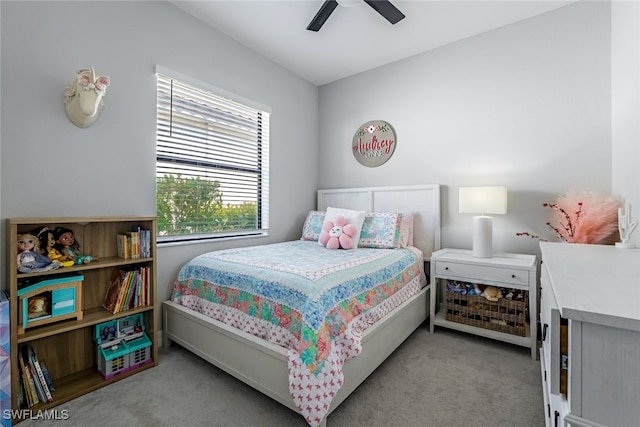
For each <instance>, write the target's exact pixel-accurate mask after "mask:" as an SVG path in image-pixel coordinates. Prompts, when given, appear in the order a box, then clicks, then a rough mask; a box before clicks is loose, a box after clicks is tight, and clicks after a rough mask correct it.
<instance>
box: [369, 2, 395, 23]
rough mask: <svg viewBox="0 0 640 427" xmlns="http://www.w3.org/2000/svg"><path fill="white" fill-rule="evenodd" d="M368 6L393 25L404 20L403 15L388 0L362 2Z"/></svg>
mask: <svg viewBox="0 0 640 427" xmlns="http://www.w3.org/2000/svg"><path fill="white" fill-rule="evenodd" d="M364 1H365V3H367V4H368V5H369V6H371V7H372V8H374V9H375V10H376V12H378V13H379V14H380V15H382V16H384V18H385V19H386V20H387V21H389V22H391V23H392V24H395V23H396V22H398V21H401V20H403V19H404V14H403V13H402V12H400V11H399V10H398V8H397V7H395V6H394V5H392V4H391V2H390V1H388V0H364Z"/></svg>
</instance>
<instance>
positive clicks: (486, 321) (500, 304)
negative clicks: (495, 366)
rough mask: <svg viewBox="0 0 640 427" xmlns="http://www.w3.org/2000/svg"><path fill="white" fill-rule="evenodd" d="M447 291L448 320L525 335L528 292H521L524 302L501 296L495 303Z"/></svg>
mask: <svg viewBox="0 0 640 427" xmlns="http://www.w3.org/2000/svg"><path fill="white" fill-rule="evenodd" d="M446 293H447V312H446V316H445V318H446V319H447V320H450V321H452V322H456V323H463V324H465V325H470V326H476V327H479V328H485V329H491V330H494V331H498V332H504V333H507V334H511V335H518V336H521V337H524V336H525V335H526V328H525V326H526V322H527V307H528V306H529V301H528V299H529V292H524V300H523V301H514V300H509V299H506V298H502V299H499V300H498V301H495V302H494V301H489V300H487V299H486V298H484V297H481V296H477V295H461V294H459V293H456V292H451V291H446Z"/></svg>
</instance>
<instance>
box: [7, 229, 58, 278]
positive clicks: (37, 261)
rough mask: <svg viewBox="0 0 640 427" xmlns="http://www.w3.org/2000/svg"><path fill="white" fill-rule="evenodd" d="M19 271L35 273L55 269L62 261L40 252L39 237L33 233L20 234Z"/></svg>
mask: <svg viewBox="0 0 640 427" xmlns="http://www.w3.org/2000/svg"><path fill="white" fill-rule="evenodd" d="M17 239H18V258H17V261H18V272H19V273H33V272H37V271H48V270H54V269H56V268H58V267H60V263H59V262H57V261H55V262H54V261H52V260H51V259H50V258H49V257H47V256H45V255H42V254H41V253H40V243H39V241H38V238H37V237H36V236H34V235H33V234H31V233H22V234H18V237H17Z"/></svg>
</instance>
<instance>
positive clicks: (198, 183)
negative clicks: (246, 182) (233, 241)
mask: <svg viewBox="0 0 640 427" xmlns="http://www.w3.org/2000/svg"><path fill="white" fill-rule="evenodd" d="M156 206H157V211H156V215H157V228H158V235H159V236H177V235H184V234H207V233H215V232H224V231H246V230H255V229H256V228H257V217H258V214H257V204H256V203H242V204H229V203H226V204H225V203H224V201H223V194H222V192H221V191H220V183H219V182H218V181H209V180H206V179H201V178H199V177H196V178H184V177H182V176H180V175H164V176H162V177H157V178H156Z"/></svg>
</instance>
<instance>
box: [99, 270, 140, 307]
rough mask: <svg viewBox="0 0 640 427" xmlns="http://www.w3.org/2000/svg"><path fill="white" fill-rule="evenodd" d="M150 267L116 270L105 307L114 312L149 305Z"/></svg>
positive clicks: (105, 300)
mask: <svg viewBox="0 0 640 427" xmlns="http://www.w3.org/2000/svg"><path fill="white" fill-rule="evenodd" d="M149 286H150V284H149V267H137V268H131V269H118V270H114V274H113V276H112V278H111V282H110V283H109V286H108V288H107V292H106V294H105V297H104V303H103V305H102V306H103V307H104V308H105V309H106V310H108V311H110V312H111V313H113V314H116V313H119V312H121V311H127V310H130V309H132V308H136V307H141V306H145V305H148V303H149V299H148V297H141V296H146V295H148V294H149Z"/></svg>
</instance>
